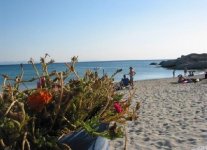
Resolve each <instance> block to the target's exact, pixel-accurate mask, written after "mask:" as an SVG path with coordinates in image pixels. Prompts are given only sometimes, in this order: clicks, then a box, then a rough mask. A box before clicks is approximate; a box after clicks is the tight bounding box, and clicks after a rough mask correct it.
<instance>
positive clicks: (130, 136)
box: [110, 75, 207, 150]
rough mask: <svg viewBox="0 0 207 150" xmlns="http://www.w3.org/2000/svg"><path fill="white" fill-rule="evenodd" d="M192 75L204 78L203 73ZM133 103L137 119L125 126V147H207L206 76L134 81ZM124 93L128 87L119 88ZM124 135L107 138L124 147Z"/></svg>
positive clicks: (143, 149) (140, 149)
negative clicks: (188, 80) (187, 79)
mask: <svg viewBox="0 0 207 150" xmlns="http://www.w3.org/2000/svg"><path fill="white" fill-rule="evenodd" d="M193 78H204V75H199V76H194V77H193ZM135 89H136V91H135V95H134V97H133V102H132V104H133V103H136V102H137V101H138V102H140V103H141V107H140V110H139V112H138V116H139V118H138V120H136V121H134V122H129V123H128V125H127V127H126V136H127V143H126V147H127V149H129V150H130V149H131V150H133V149H137V150H152V149H153V150H154V149H165V150H168V149H169V150H170V149H182V150H189V149H195V148H198V147H200V146H207V129H206V124H207V111H206V110H205V109H206V108H207V94H206V93H207V79H204V80H202V81H200V82H196V83H185V84H178V83H177V78H164V79H151V80H141V81H135ZM120 92H121V93H124V94H125V96H127V95H128V90H126V89H125V90H121V91H120ZM125 140H126V139H125V138H123V139H116V140H112V141H110V149H112V150H118V149H124V146H125Z"/></svg>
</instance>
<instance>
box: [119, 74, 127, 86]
mask: <svg viewBox="0 0 207 150" xmlns="http://www.w3.org/2000/svg"><path fill="white" fill-rule="evenodd" d="M120 85H121V86H122V87H125V86H128V85H129V78H127V77H126V75H124V76H123V78H122V79H121V83H120Z"/></svg>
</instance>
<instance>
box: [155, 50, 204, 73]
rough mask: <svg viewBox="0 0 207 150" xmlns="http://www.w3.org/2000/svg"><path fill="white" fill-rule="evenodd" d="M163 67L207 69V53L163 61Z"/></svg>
mask: <svg viewBox="0 0 207 150" xmlns="http://www.w3.org/2000/svg"><path fill="white" fill-rule="evenodd" d="M159 65H160V66H161V67H164V68H169V69H177V70H179V69H185V68H187V69H207V53H203V54H195V53H193V54H189V55H186V56H184V55H182V56H181V57H179V58H177V59H172V60H167V61H162V62H160V64H159Z"/></svg>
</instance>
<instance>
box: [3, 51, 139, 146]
mask: <svg viewBox="0 0 207 150" xmlns="http://www.w3.org/2000/svg"><path fill="white" fill-rule="evenodd" d="M77 62H78V57H72V58H71V62H70V63H65V66H66V68H67V69H66V71H61V72H57V71H52V72H49V71H48V66H49V65H50V64H52V63H54V60H53V59H51V58H50V56H49V55H48V54H45V56H44V57H41V59H40V63H41V66H42V69H41V71H40V70H38V69H37V67H36V64H35V63H34V60H33V59H30V61H29V63H30V64H31V65H32V67H33V69H34V74H35V76H34V77H33V78H32V79H30V80H24V78H23V76H24V65H22V64H21V65H20V68H21V73H20V75H19V76H18V77H16V78H15V79H13V78H10V77H9V76H7V75H2V77H3V78H4V82H3V85H2V94H1V95H0V149H22V150H28V149H69V146H68V145H66V144H64V143H61V142H59V140H60V139H61V138H62V137H64V136H65V135H68V134H70V133H73V132H74V131H80V130H82V129H83V130H84V131H85V132H87V133H88V134H90V135H91V136H102V137H106V138H110V139H112V138H116V137H123V125H124V123H126V121H127V120H134V119H136V118H137V115H136V112H137V109H139V107H136V108H134V109H130V105H131V99H132V95H133V94H129V97H128V98H127V99H125V100H124V101H123V95H122V94H119V93H117V92H116V90H115V89H114V82H113V77H109V76H107V75H104V76H101V77H99V76H97V74H96V73H95V72H93V71H90V70H88V71H86V72H85V75H84V76H83V77H80V76H79V75H78V73H77V72H76V69H75V65H76V63H77ZM119 72H120V70H117V71H116V72H115V73H114V74H113V76H114V75H116V74H117V73H119ZM70 76H73V78H69V77H70ZM33 81H36V82H37V87H36V88H31V89H24V90H21V88H20V85H21V84H24V83H26V82H33ZM137 106H138V105H137ZM111 122H113V124H112V125H111V126H110V124H111ZM101 124H106V125H108V126H107V128H106V129H105V130H104V131H101V132H100V131H99V130H98V127H99V126H100V125H101Z"/></svg>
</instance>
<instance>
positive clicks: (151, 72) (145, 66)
mask: <svg viewBox="0 0 207 150" xmlns="http://www.w3.org/2000/svg"><path fill="white" fill-rule="evenodd" d="M151 62H155V63H159V62H161V60H123V61H94V62H78V63H77V64H76V70H77V72H78V74H79V75H80V76H83V74H84V73H85V71H86V70H93V71H96V70H97V72H98V74H99V76H103V74H108V75H109V76H111V75H112V74H113V73H114V72H115V71H116V70H117V69H122V72H120V73H119V74H117V75H116V76H115V81H120V80H121V78H122V76H123V75H124V74H128V73H129V67H130V66H131V67H133V68H134V70H135V72H136V75H135V77H134V79H135V80H146V79H157V78H166V77H172V70H169V69H165V68H162V67H160V66H154V65H149V64H150V63H151ZM23 68H24V80H28V79H31V78H32V77H35V71H34V70H33V68H32V66H31V64H23ZM37 68H38V69H40V68H41V65H40V64H37ZM48 68H49V71H53V70H56V71H65V70H66V69H67V67H66V65H65V64H64V63H54V64H51V65H50V66H49V67H48ZM20 73H21V69H20V64H12V65H11V64H10V65H0V74H1V75H2V74H6V75H8V76H9V77H11V78H15V77H16V76H18V75H19V74H20ZM178 74H183V71H182V70H177V71H176V76H177V75H178ZM2 83H3V78H2V76H1V77H0V84H2ZM26 86H28V87H35V86H36V82H33V83H28V84H26Z"/></svg>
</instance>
